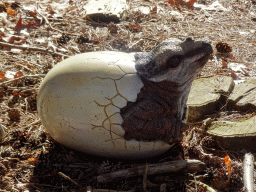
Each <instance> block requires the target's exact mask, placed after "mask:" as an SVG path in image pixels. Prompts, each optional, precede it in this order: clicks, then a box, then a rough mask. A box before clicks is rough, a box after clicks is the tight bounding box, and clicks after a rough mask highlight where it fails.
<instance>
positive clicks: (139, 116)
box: [121, 38, 212, 143]
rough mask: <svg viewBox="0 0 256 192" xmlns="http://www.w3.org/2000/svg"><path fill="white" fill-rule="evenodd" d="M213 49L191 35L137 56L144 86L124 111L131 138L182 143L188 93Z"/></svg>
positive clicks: (172, 40) (138, 68)
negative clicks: (183, 39) (184, 39)
mask: <svg viewBox="0 0 256 192" xmlns="http://www.w3.org/2000/svg"><path fill="white" fill-rule="evenodd" d="M211 53H212V48H211V46H210V44H208V43H206V42H200V41H199V42H198V41H193V40H192V39H191V38H188V39H187V40H186V41H184V42H182V41H180V40H178V39H168V40H167V41H165V42H163V43H161V44H160V45H159V46H158V47H156V48H155V49H154V50H153V51H151V52H148V53H139V54H137V55H135V58H136V65H135V67H136V70H137V72H138V74H139V75H140V76H141V79H142V81H143V83H144V87H143V88H142V89H141V92H140V93H139V94H138V98H137V101H136V102H129V103H128V105H127V106H126V107H125V108H123V109H122V110H121V116H122V118H123V123H122V127H123V129H124V130H125V135H124V138H125V139H127V140H131V139H135V140H138V141H140V140H145V141H152V140H163V141H165V142H167V143H173V142H179V141H180V140H181V139H182V132H183V131H185V130H186V125H185V123H184V122H185V120H186V112H187V106H186V102H187V99H188V94H189V91H190V88H191V85H192V82H193V80H194V79H195V77H196V75H197V73H198V72H199V71H200V70H201V69H202V68H203V66H204V65H205V63H206V62H207V60H208V58H209V56H210V54H211Z"/></svg>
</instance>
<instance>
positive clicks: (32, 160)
mask: <svg viewBox="0 0 256 192" xmlns="http://www.w3.org/2000/svg"><path fill="white" fill-rule="evenodd" d="M28 161H29V162H31V163H34V162H36V163H37V162H38V158H29V159H28Z"/></svg>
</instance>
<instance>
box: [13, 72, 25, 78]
mask: <svg viewBox="0 0 256 192" xmlns="http://www.w3.org/2000/svg"><path fill="white" fill-rule="evenodd" d="M22 76H23V73H22V72H21V71H18V72H17V73H16V74H15V75H14V78H18V77H22Z"/></svg>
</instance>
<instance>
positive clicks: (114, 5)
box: [83, 0, 128, 23]
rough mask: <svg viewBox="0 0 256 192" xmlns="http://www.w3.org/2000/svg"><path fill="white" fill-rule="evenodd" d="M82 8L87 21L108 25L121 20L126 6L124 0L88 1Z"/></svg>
mask: <svg viewBox="0 0 256 192" xmlns="http://www.w3.org/2000/svg"><path fill="white" fill-rule="evenodd" d="M83 8H84V9H85V17H86V18H87V19H91V20H93V21H96V22H97V21H102V22H108V23H110V22H119V21H120V20H123V19H124V18H125V13H126V10H127V9H128V5H127V4H126V0H90V1H89V2H88V3H87V4H86V5H85V6H84V7H83Z"/></svg>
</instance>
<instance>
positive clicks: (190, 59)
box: [135, 37, 213, 85]
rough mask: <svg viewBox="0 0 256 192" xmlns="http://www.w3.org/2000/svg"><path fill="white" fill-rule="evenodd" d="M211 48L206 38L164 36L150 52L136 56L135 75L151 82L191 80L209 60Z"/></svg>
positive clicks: (181, 82) (175, 82) (178, 82)
mask: <svg viewBox="0 0 256 192" xmlns="http://www.w3.org/2000/svg"><path fill="white" fill-rule="evenodd" d="M212 52H213V50H212V47H211V45H210V44H209V43H207V42H205V41H194V40H193V39H192V38H190V37H189V38H187V39H186V40H185V41H181V40H180V39H177V38H170V39H166V40H165V41H163V42H162V43H160V44H159V45H158V46H157V47H155V49H153V50H152V51H151V52H142V53H137V54H136V55H135V62H136V65H135V67H136V70H137V72H138V74H139V75H140V76H141V77H143V78H145V79H147V80H149V81H153V82H162V81H168V82H171V83H174V84H177V85H179V84H184V83H186V82H188V81H191V82H192V81H193V80H194V78H195V77H196V75H197V73H198V72H199V71H200V70H201V69H202V68H203V66H204V65H205V64H206V62H207V61H208V59H209V57H210V54H211V53H212Z"/></svg>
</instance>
